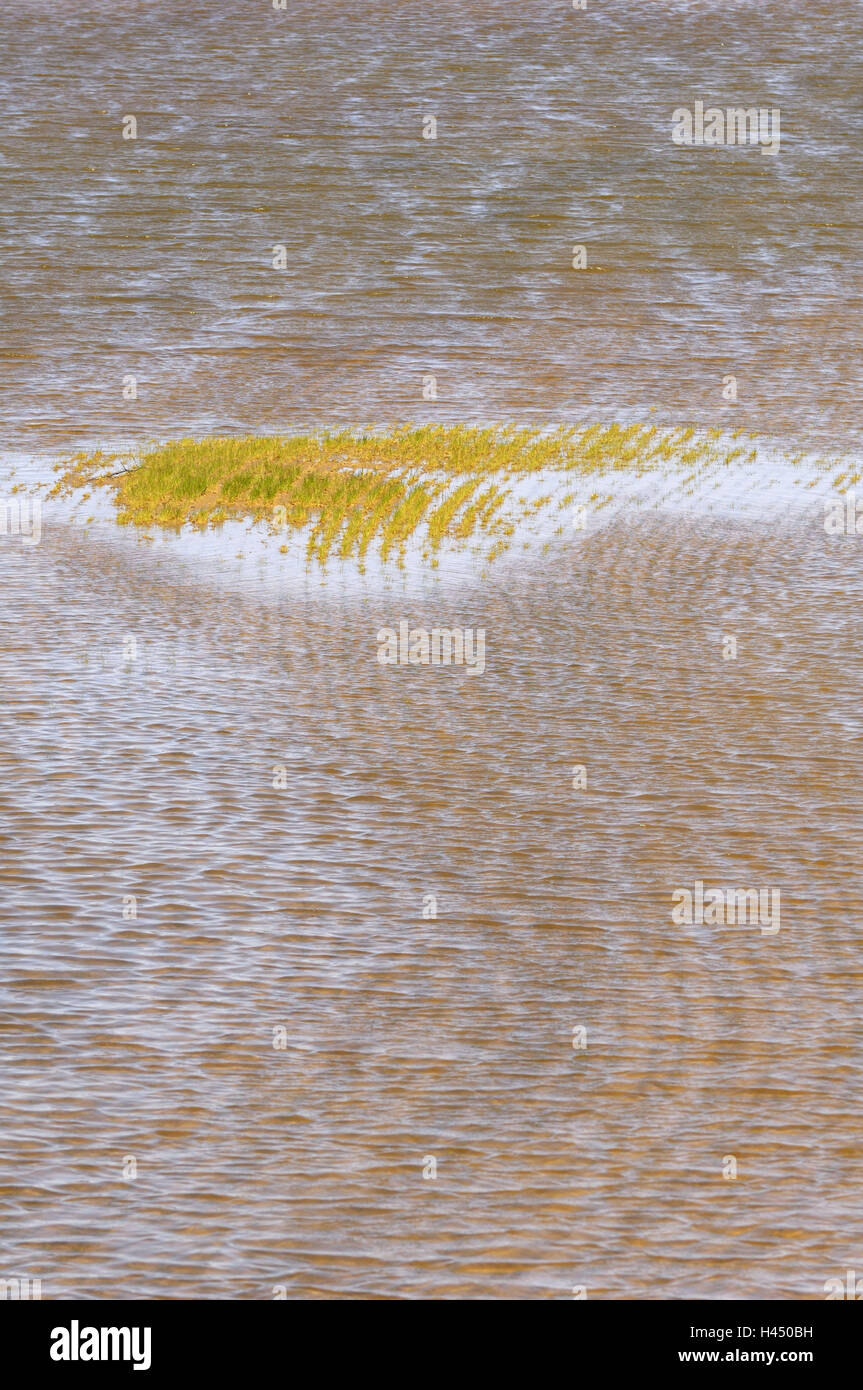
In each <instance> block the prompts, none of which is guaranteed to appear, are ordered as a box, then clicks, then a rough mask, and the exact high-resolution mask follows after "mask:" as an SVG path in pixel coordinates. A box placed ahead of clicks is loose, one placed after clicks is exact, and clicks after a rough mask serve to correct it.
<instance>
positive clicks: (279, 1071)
mask: <svg viewBox="0 0 863 1390" xmlns="http://www.w3.org/2000/svg"><path fill="white" fill-rule="evenodd" d="M589 5H590V9H589V11H588V12H587V13H586V14H579V13H572V12H569V11H568V10H567V9H566V7H565V6H563V5H558V6H556V7H553V6H547V5H540V4H537V3H527V4H520V5H519V6H517V7H515V6H512V5H504V4H502V3H498V2H497V0H492V2H491V3H489V4H484V5H482V6H478V5H475V4H472V3H468V4H465V3H461V4H459V5H458V6H456V5H455V4H454V3H450V0H445V3H443V4H439V5H437V6H434V7H428V6H425V5H422V6H421V5H419V4H416V5H414V4H404V3H401V4H399V5H396V4H395V3H392V4H389V3H387V4H381V3H374V4H369V5H365V6H363V7H362V8H361V12H357V11H359V9H360V7H357V10H354V9H353V8H350V7H347V6H344V7H343V6H332V5H328V4H326V3H321V0H318V3H316V4H314V5H312V4H311V3H305V0H301V3H299V4H293V3H292V7H291V12H290V15H289V16H285V15H281V14H279V13H276V12H273V11H271V10H270V9H269V8H268V6H267V5H265V4H263V3H262V4H261V5H260V6H258V7H257V8H256V7H253V6H243V7H242V8H240V7H234V6H232V5H228V4H227V3H225V0H218V2H217V3H213V4H209V5H207V6H203V7H186V6H184V7H180V9H181V11H182V13H180V11H179V10H178V7H176V6H173V5H172V6H168V5H167V4H164V3H149V4H147V5H146V6H145V5H137V4H133V5H129V6H120V7H115V6H114V5H108V4H94V3H87V0H82V3H79V4H78V5H76V6H75V7H74V8H73V7H71V6H70V7H61V8H59V9H57V10H56V11H54V10H52V12H51V15H50V22H49V20H48V18H47V17H46V14H45V12H44V9H43V7H41V6H36V5H35V4H33V5H30V4H25V3H17V4H12V5H10V6H7V7H5V8H4V9H3V10H2V12H0V51H3V52H5V54H6V58H5V60H4V63H3V75H2V79H0V95H2V98H3V103H4V107H5V108H6V109H7V111H9V112H10V113H11V115H10V117H9V119H8V121H7V125H6V128H5V130H4V134H3V138H2V140H0V153H2V156H3V160H4V165H3V173H4V188H5V191H6V198H5V201H4V205H3V208H2V210H0V251H2V258H3V261H4V275H3V277H2V286H0V310H2V316H3V321H4V324H3V339H2V344H0V400H2V405H3V410H4V421H5V424H6V436H5V442H6V444H18V445H19V446H20V447H21V448H22V449H23V450H24V451H25V454H26V453H27V451H36V450H37V449H45V448H47V447H66V446H67V445H70V444H72V443H74V442H75V441H77V440H82V439H87V440H102V441H103V442H106V443H112V442H116V441H119V440H121V439H122V440H128V439H134V438H136V437H137V438H143V437H145V436H150V435H155V434H177V433H180V432H183V431H186V430H196V431H209V430H213V429H240V428H241V429H260V428H293V427H298V426H300V425H305V424H319V423H328V422H329V423H332V422H337V421H340V420H341V421H350V422H354V421H356V420H357V419H389V418H398V419H403V418H405V417H406V416H413V417H414V418H425V419H448V418H459V419H478V418H503V417H510V416H518V417H521V418H527V419H537V418H544V417H545V416H546V415H548V416H551V417H553V418H555V419H568V418H576V417H577V416H579V415H580V414H582V413H584V412H587V413H588V414H591V415H592V416H593V417H595V418H601V417H602V416H603V415H608V416H614V417H615V418H626V417H627V415H628V414H629V413H632V414H635V415H641V416H642V417H643V418H650V419H656V420H657V421H659V420H661V419H663V418H665V417H666V416H667V417H668V418H671V419H674V420H679V419H684V420H686V421H687V422H688V421H690V420H702V421H704V422H705V423H722V424H727V425H730V426H731V427H735V426H737V425H744V426H746V427H747V428H752V429H756V430H759V431H761V432H762V433H764V434H765V435H774V436H778V437H787V438H788V439H790V440H793V441H794V443H795V445H800V446H807V447H808V446H811V447H817V448H827V449H830V450H836V451H839V452H843V451H853V450H854V449H856V448H858V447H859V420H858V418H857V416H856V415H854V414H853V412H852V404H853V405H856V401H857V399H858V397H859V394H860V392H859V387H860V384H861V383H860V370H861V369H860V362H861V355H860V351H859V349H860V333H861V326H860V325H861V320H860V316H859V284H860V278H859V277H860V264H861V262H860V257H859V254H858V253H859V227H860V217H859V210H860V178H859V175H860V165H859V158H860V157H859V154H858V153H856V152H855V150H859V135H860V124H861V120H860V114H859V111H857V110H855V111H852V110H851V105H850V98H849V95H848V94H849V92H851V91H852V90H853V85H852V73H853V63H854V61H855V49H856V47H859V43H857V42H856V41H857V40H859V36H860V35H859V30H860V11H859V8H858V7H852V6H851V5H847V4H838V5H829V6H828V5H827V4H826V3H824V4H815V5H809V6H806V7H805V8H801V9H800V10H799V12H798V11H796V10H791V9H790V8H786V7H785V6H779V5H771V4H768V5H763V6H758V7H753V6H744V5H741V4H731V5H728V4H726V5H722V6H718V5H713V4H709V3H707V4H702V5H692V4H679V5H678V4H667V5H662V6H659V5H652V6H650V7H633V6H631V5H628V4H627V5H623V4H622V3H616V0H609V3H607V4H603V5H602V6H601V7H600V6H599V5H594V3H593V0H589ZM58 73H59V74H60V75H58ZM63 74H65V75H63ZM702 96H703V97H704V98H705V99H706V100H716V101H717V102H722V103H725V102H726V101H734V102H736V101H738V100H739V101H741V102H742V101H747V100H748V101H751V102H758V103H759V104H761V103H763V104H768V103H771V102H772V103H775V102H777V101H779V102H780V104H781V106H782V111H783V144H782V149H781V152H780V155H779V156H778V157H777V158H776V159H772V158H768V157H762V155H761V154H760V152H759V151H758V150H714V151H708V150H702V151H697V150H690V151H680V150H676V149H675V148H674V147H673V146H672V145H671V143H670V139H669V137H668V125H669V121H668V117H669V115H670V111H671V109H672V108H673V107H674V106H675V105H677V104H680V103H685V102H686V101H687V100H689V99H690V98H692V99H697V98H699V97H702ZM429 111H436V112H437V113H438V116H439V130H438V140H437V141H435V142H431V141H428V142H424V141H423V140H422V139H421V136H420V129H421V122H422V117H423V115H424V114H426V113H427V112H429ZM126 112H137V113H138V119H139V138H138V140H137V142H134V143H133V142H125V143H124V142H123V141H122V140H121V139H120V136H119V130H120V126H121V118H122V115H123V114H124V113H126ZM855 142H856V145H855ZM718 170H721V173H718V172H717V171H718ZM310 229H311V230H310ZM276 241H281V242H284V243H285V244H286V245H288V246H289V248H290V256H289V267H288V269H287V270H286V271H285V272H283V273H281V278H279V274H280V273H279V272H275V271H273V270H272V269H271V268H270V264H269V258H270V251H271V247H272V244H273V243H274V242H276ZM574 241H584V242H585V243H587V245H588V247H589V249H590V254H591V257H593V254H594V250H595V253H596V261H595V265H596V267H597V268H596V271H595V273H585V274H584V275H581V278H579V275H580V273H578V272H574V271H572V270H571V269H569V268H568V267H569V256H570V254H571V246H572V243H573V242H574ZM591 263H592V264H593V261H591ZM426 371H432V372H435V373H436V374H437V376H438V386H439V399H438V401H437V402H429V401H423V399H422V394H421V385H422V375H423V373H424V372H426ZM728 371H736V372H737V374H738V378H739V382H740V402H739V404H738V406H737V407H736V408H734V409H731V408H729V407H727V406H723V405H722V403H721V396H720V387H721V379H722V376H723V375H724V374H725V373H726V372H728ZM129 372H131V373H135V374H137V375H138V376H139V398H138V401H137V402H124V401H123V400H122V396H121V388H122V378H123V376H124V375H125V374H126V373H129ZM653 405H655V406H656V407H657V410H656V413H655V414H654V415H650V414H649V412H648V407H649V406H653ZM16 463H17V464H18V465H19V468H20V459H18V460H16ZM25 473H26V470H25ZM773 474H774V465H773V464H771V465H770V466H769V467H768V465H767V463H766V462H765V464H764V469H763V472H762V473H761V474H759V470H758V468H757V467H756V468H755V469H754V470H751V476H749V478H748V482H747V486H746V489H745V490H743V491H741V487H740V486H739V483H740V480H739V479H736V480H734V479H733V480H732V484H733V485H732V486H730V487H727V488H726V490H725V491H724V492H723V490H722V487H723V480H722V479H721V478H717V480H716V488H717V490H716V491H715V492H710V491H709V489H708V488H707V486H706V485H705V488H704V489H703V490H702V491H701V492H699V493H698V495H697V496H696V497H695V499H694V500H690V501H689V502H688V503H686V504H685V505H684V503H683V502H682V501H681V495H680V494H679V493H677V494H675V493H674V489H673V488H672V489H671V491H670V493H669V495H668V496H660V495H659V494H657V496H655V497H653V498H652V501H651V502H650V505H644V506H632V507H628V506H622V507H620V508H618V509H617V510H615V511H613V514H611V519H610V520H609V521H608V523H607V524H606V525H604V526H603V527H601V528H598V529H597V530H596V531H595V532H594V531H592V530H591V531H589V532H588V534H587V535H585V536H574V535H573V534H572V533H567V534H564V535H562V536H556V537H555V536H553V535H549V538H548V539H549V549H548V551H547V552H546V553H544V554H540V553H538V551H537V549H536V548H534V549H533V550H532V551H531V552H529V553H525V554H522V553H521V552H520V551H519V550H516V551H515V552H514V553H513V554H512V555H511V556H510V557H509V558H508V559H507V560H506V561H505V562H501V563H500V564H498V565H497V566H495V567H493V568H492V570H491V571H489V572H488V573H485V572H482V573H481V572H479V571H478V570H472V569H471V568H470V567H467V568H465V567H463V566H462V567H459V566H457V565H455V564H454V563H453V564H449V563H447V564H443V565H442V566H441V571H440V573H439V574H438V575H437V576H435V575H429V574H426V575H423V574H420V573H417V572H414V571H411V572H409V574H408V575H407V576H405V577H403V576H401V575H400V574H399V572H398V571H393V572H392V573H391V574H390V575H388V576H386V577H384V576H381V575H380V574H379V573H373V574H370V575H369V576H367V577H366V578H365V579H361V578H360V577H358V576H357V575H356V574H354V573H352V572H350V571H349V570H340V569H339V568H338V567H335V568H334V570H333V572H332V573H331V574H330V576H329V578H327V579H325V580H322V578H321V576H319V575H316V574H315V575H311V574H310V575H309V576H307V577H306V576H304V575H303V572H302V570H301V568H300V569H299V570H297V569H296V568H289V567H287V566H286V567H285V570H284V573H283V574H282V575H281V576H280V575H279V572H278V570H277V569H275V570H274V567H273V565H272V564H271V563H270V562H269V561H267V563H266V564H265V560H264V558H263V555H262V554H261V556H260V557H258V552H259V551H260V549H261V548H260V545H259V538H258V537H252V538H251V539H250V540H246V541H237V542H236V543H237V545H239V546H241V547H244V548H245V550H246V552H247V562H240V563H234V557H233V553H228V549H227V546H226V545H223V546H222V553H220V552H219V547H218V545H216V544H215V540H216V539H218V538H215V539H214V538H213V537H207V538H201V539H200V541H199V542H197V543H196V546H192V545H191V543H188V542H182V543H178V544H177V545H173V544H163V543H162V542H161V541H160V540H159V538H156V539H155V540H154V541H153V542H149V541H146V542H145V541H143V540H137V539H136V538H134V537H132V536H130V535H129V534H128V533H126V532H119V531H117V532H116V533H115V532H114V531H113V530H112V529H111V528H109V527H107V526H105V525H104V524H95V525H93V526H91V527H88V526H86V525H85V524H84V523H85V518H86V511H87V505H89V504H85V505H84V507H83V513H81V512H79V514H78V515H77V519H76V517H75V516H72V515H71V514H68V513H67V512H66V511H64V510H63V509H62V508H60V507H57V508H56V509H52V508H51V507H50V506H48V505H46V508H45V529H44V535H43V538H42V541H41V543H40V544H39V545H38V546H26V545H24V544H23V543H22V541H21V539H20V537H16V536H10V535H3V536H0V615H2V620H0V631H2V634H3V648H2V678H3V694H4V703H3V733H4V736H3V739H2V741H0V813H2V825H3V834H4V848H5V851H6V852H5V854H4V856H3V859H2V864H0V886H2V894H3V904H4V909H5V910H4V913H3V928H2V932H0V1029H2V1053H3V1058H4V1061H3V1085H2V1088H0V1203H2V1221H0V1278H14V1277H24V1276H27V1275H29V1276H30V1277H31V1278H41V1280H42V1286H43V1297H45V1298H49V1297H60V1298H63V1297H73V1296H84V1297H92V1298H110V1297H132V1298H146V1297H159V1296H164V1297H203V1298H260V1299H269V1298H272V1297H273V1296H274V1291H276V1290H284V1291H285V1292H286V1294H287V1296H288V1297H298V1296H312V1297H318V1296H320V1297H344V1296H359V1297H379V1296H385V1297H418V1296H419V1297H452V1296H469V1297H483V1298H496V1297H538V1298H568V1297H571V1296H572V1291H573V1289H574V1288H576V1287H581V1286H584V1287H585V1288H586V1289H587V1292H588V1296H589V1297H590V1298H603V1297H607V1298H624V1297H633V1296H637V1297H648V1298H651V1297H657V1298H659V1297H662V1298H665V1297H674V1298H677V1297H686V1296H706V1297H716V1298H719V1297H732V1296H741V1297H769V1298H780V1297H795V1298H818V1297H823V1295H824V1282H825V1281H826V1280H827V1279H829V1278H832V1277H836V1276H840V1277H841V1276H842V1275H843V1274H844V1271H845V1270H846V1269H848V1268H858V1269H859V1268H860V1259H861V1256H860V1250H861V1241H863V1217H861V1213H860V1203H859V1182H860V1177H861V1158H860V1153H861V1137H863V1134H861V1131H863V1121H861V1114H863V1106H861V1102H863V1080H861V1072H860V1067H859V1056H860V1046H861V1041H863V1018H861V1010H860V991H861V983H863V970H861V967H860V922H861V906H863V904H861V897H863V884H861V875H860V871H859V844H860V838H861V837H860V832H861V802H863V798H861V792H860V780H859V774H858V769H859V765H860V752H861V732H863V727H861V726H863V716H861V714H860V699H859V691H860V686H861V678H863V655H862V654H863V604H861V598H863V592H861V590H863V578H861V566H860V549H859V547H860V545H861V544H863V542H861V539H860V538H859V537H850V536H849V537H844V536H839V537H829V536H827V535H825V531H824V527H823V523H822V515H823V509H822V506H821V499H822V492H821V491H819V490H818V489H811V490H810V489H809V488H808V484H807V481H806V478H805V477H802V476H798V475H796V474H793V472H791V471H787V470H786V473H783V474H782V478H781V480H780V483H781V485H780V484H777V486H778V490H779V493H780V494H781V505H780V504H777V502H776V501H775V499H774V493H773V491H771V486H772V484H773V481H774V476H773ZM776 476H777V477H778V476H779V473H778V472H777V474H776ZM710 488H713V482H712V481H711V483H710ZM735 489H736V490H735ZM636 491H637V488H636ZM660 492H661V489H660ZM5 495H7V496H8V495H9V491H8V487H7V488H6V493H5ZM801 497H803V498H808V499H810V500H809V501H808V502H807V501H806V500H803V501H801ZM711 498H712V499H713V500H711ZM771 499H773V500H771ZM93 505H94V506H95V503H94V504H93ZM231 536H232V541H231V552H233V545H234V540H233V533H231ZM270 560H272V556H270ZM402 618H406V619H408V620H409V621H410V623H411V624H412V625H415V626H417V627H422V626H424V627H429V628H431V627H442V626H454V625H456V626H464V627H472V628H476V627H483V628H484V629H485V633H486V669H485V671H484V673H483V674H482V675H476V676H472V675H469V674H468V673H467V672H466V671H465V670H464V669H463V668H454V669H450V670H445V669H434V668H425V667H404V668H402V667H392V668H391V667H383V666H381V665H379V664H378V663H377V661H376V659H375V657H376V652H377V633H378V630H379V629H380V628H381V627H389V626H393V627H395V626H397V625H398V623H399V620H400V619H402ZM729 634H731V635H734V636H736V638H737V644H738V646H737V656H736V659H733V660H724V659H723V640H724V638H726V637H727V636H728V635H729ZM578 764H583V765H584V766H585V767H586V769H587V778H588V785H587V787H586V789H584V790H575V789H574V788H573V769H574V767H575V766H576V765H578ZM277 767H284V769H285V773H284V779H283V780H284V782H285V785H284V787H283V788H277V787H275V786H274V785H273V782H274V768H277ZM696 879H701V880H703V881H704V882H705V883H706V884H707V885H709V886H713V885H734V886H738V887H745V888H756V889H760V888H767V887H772V888H778V889H779V890H780V892H781V929H780V931H779V932H778V933H776V934H775V935H771V934H766V933H763V932H762V931H761V930H760V929H759V928H758V927H757V926H754V925H745V926H738V925H735V926H730V925H725V926H710V925H701V926H698V925H693V926H685V925H677V924H676V923H675V922H673V921H672V915H671V910H672V893H673V892H674V891H675V890H676V889H679V888H683V887H689V886H692V885H693V883H694V881H695V880H696ZM429 894H434V895H435V898H436V905H437V916H436V918H434V919H431V918H428V917H425V918H424V916H423V906H424V899H426V897H427V895H429ZM132 897H134V899H135V904H134V907H135V912H136V915H135V916H134V917H132V916H130V915H129V913H130V912H131V906H130V904H129V899H130V898H132ZM124 900H125V903H126V909H125V910H126V916H125V917H124ZM280 1028H283V1029H284V1030H285V1033H284V1043H285V1046H284V1047H283V1048H282V1047H276V1046H274V1042H279V1041H280V1039H279V1036H278V1035H277V1034H275V1035H274V1030H275V1029H280ZM574 1028H585V1029H586V1030H587V1032H586V1044H587V1045H586V1048H583V1049H576V1048H574V1047H573V1029H574ZM729 1156H733V1157H734V1158H735V1159H736V1161H737V1165H738V1176H737V1178H736V1180H725V1179H724V1178H723V1164H724V1163H725V1161H726V1159H727V1158H728V1157H729ZM128 1158H134V1159H135V1161H136V1164H137V1175H136V1176H135V1177H134V1179H128V1180H127V1179H125V1178H124V1162H125V1160H126V1159H128ZM431 1158H434V1159H435V1161H436V1164H437V1176H436V1177H435V1178H430V1179H426V1178H425V1177H424V1176H423V1170H424V1167H426V1168H428V1166H429V1163H428V1161H429V1159H431Z"/></svg>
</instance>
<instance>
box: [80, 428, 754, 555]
mask: <svg viewBox="0 0 863 1390" xmlns="http://www.w3.org/2000/svg"><path fill="white" fill-rule="evenodd" d="M738 433H739V432H738ZM730 438H731V440H734V439H736V438H737V436H736V435H735V436H731V437H730ZM745 453H746V449H745V446H743V445H741V446H738V447H737V448H733V449H732V447H731V445H730V443H729V437H728V436H723V435H722V434H721V433H720V432H719V431H709V432H705V433H703V434H700V435H696V432H695V431H694V430H693V429H678V430H660V429H659V428H658V427H656V426H652V425H651V426H647V425H631V426H627V427H623V426H620V425H610V426H599V425H594V426H590V427H584V426H578V427H574V428H562V429H556V430H553V431H539V430H532V429H524V428H519V427H516V426H514V425H508V426H501V427H498V428H490V429H479V428H474V427H469V426H434V425H429V426H422V427H415V426H411V425H405V426H402V427H399V428H395V429H392V430H389V431H378V432H375V431H365V432H363V431H359V430H345V431H341V432H339V433H324V432H320V433H315V434H309V435H300V436H290V435H288V436H284V437H262V438H259V437H255V436H249V437H247V438H238V439H233V438H228V439H222V438H217V439H180V440H176V441H173V442H171V443H168V444H160V445H157V446H154V447H151V448H146V449H142V450H141V451H139V453H138V454H137V455H136V456H135V457H134V458H124V457H123V456H120V455H109V454H105V453H101V452H97V453H92V454H78V455H76V456H75V457H74V458H72V459H70V460H68V461H66V463H64V464H63V465H60V466H59V472H60V476H59V478H58V481H57V483H56V485H55V488H54V491H55V493H64V494H68V493H73V492H75V491H77V490H78V489H82V490H85V491H86V492H90V491H92V490H93V489H94V488H96V487H104V488H107V489H109V491H110V492H111V493H112V495H113V500H114V503H115V506H116V509H117V519H118V521H119V522H120V523H121V524H123V525H132V526H139V527H146V528H150V527H153V526H161V527H166V528H169V529H173V530H178V529H180V528H181V527H183V526H185V525H191V526H194V527H199V528H204V527H212V526H219V525H221V524H223V523H224V522H225V521H228V520H242V519H248V520H251V521H256V522H262V523H265V524H266V525H267V526H268V527H269V528H270V529H271V530H272V531H274V532H284V533H287V537H289V536H290V534H291V533H293V534H300V533H302V534H303V535H304V536H305V542H306V553H307V556H308V558H309V560H316V561H318V562H320V563H325V562H326V560H327V558H328V557H329V556H330V555H337V556H339V557H341V558H343V559H347V558H348V557H350V556H355V557H357V558H358V559H359V560H360V562H362V561H363V560H364V558H365V557H366V555H367V554H368V552H369V550H370V548H372V547H374V548H376V549H377V550H378V552H379V553H380V555H381V557H382V558H383V559H385V560H386V559H387V558H389V557H390V556H393V555H395V556H397V557H399V558H401V559H403V557H404V554H405V550H406V547H407V545H408V543H409V542H410V541H411V539H412V538H415V537H419V538H420V542H421V545H422V547H423V553H424V554H425V555H426V556H427V557H429V558H431V559H432V562H433V563H434V556H435V554H436V552H437V551H438V550H439V549H440V547H441V546H442V545H443V544H444V542H453V543H466V542H468V541H470V540H471V538H478V537H479V538H482V539H483V540H485V539H486V538H488V542H489V545H490V550H489V552H488V553H489V557H490V558H491V557H493V556H494V555H496V554H499V553H501V551H502V550H504V549H506V547H507V545H508V544H509V539H510V537H511V536H512V534H513V531H514V522H515V520H516V519H517V518H518V517H519V516H527V515H531V514H533V513H535V512H536V511H538V510H540V509H541V508H542V506H544V505H546V504H548V503H549V502H550V501H551V495H550V494H546V495H545V496H543V497H539V498H536V499H534V500H533V501H530V502H524V501H521V502H519V503H517V504H516V506H515V510H513V508H512V506H511V505H510V504H511V503H512V498H513V485H514V484H516V483H517V482H518V481H519V480H524V479H527V478H529V475H531V474H536V473H540V472H543V473H546V472H548V473H549V474H554V473H557V474H570V475H574V476H575V477H578V476H581V477H583V478H587V477H589V476H591V475H595V476H596V477H602V476H604V475H607V476H609V477H611V476H613V475H614V473H615V472H619V470H627V471H629V472H643V471H645V470H662V471H667V470H669V469H670V470H672V471H674V472H675V473H677V472H678V471H680V472H681V473H688V474H694V473H695V472H696V471H697V470H699V469H701V468H703V467H706V466H708V465H715V464H717V463H723V462H727V463H730V462H734V461H735V460H739V459H741V458H742V457H744V456H745ZM543 481H544V480H543ZM568 495H569V496H572V495H573V494H572V493H570V494H568ZM593 496H594V497H598V496H599V493H598V492H596V491H594V493H593ZM508 506H509V507H510V510H509V512H507V507H508ZM283 549H284V547H283Z"/></svg>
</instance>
